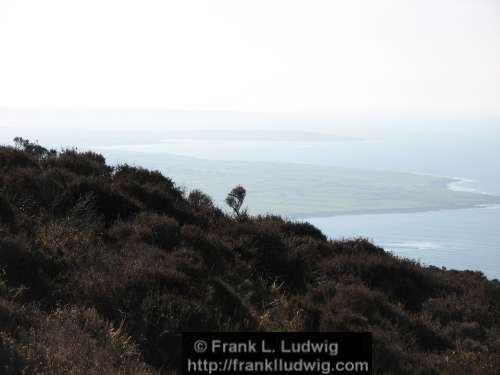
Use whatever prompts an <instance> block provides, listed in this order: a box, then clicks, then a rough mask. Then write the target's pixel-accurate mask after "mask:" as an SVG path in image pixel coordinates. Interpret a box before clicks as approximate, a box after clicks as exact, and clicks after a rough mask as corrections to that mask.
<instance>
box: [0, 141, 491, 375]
mask: <svg viewBox="0 0 500 375" xmlns="http://www.w3.org/2000/svg"><path fill="white" fill-rule="evenodd" d="M0 269H1V272H0V280H1V281H0V373H1V374H18V373H26V374H30V373H47V374H52V373H54V374H102V373H106V374H108V373H109V374H150V373H165V374H171V373H172V374H173V373H176V372H177V370H178V362H177V361H178V356H179V350H178V345H177V344H176V343H175V342H173V341H172V337H174V336H173V335H172V334H175V333H177V332H181V331H188V330H199V331H211V330H212V331H219V330H228V331H242V330H263V331H265V330H268V331H275V330H280V331H300V330H313V331H314V330H321V331H330V330H336V331H337V330H354V331H372V332H373V334H374V361H375V363H374V364H375V368H376V373H378V374H454V375H460V374H497V373H498V369H499V368H500V341H499V339H498V337H500V283H499V282H498V281H489V280H487V279H486V278H485V277H484V276H483V275H482V274H481V273H479V272H471V271H465V272H458V271H445V270H441V269H437V268H435V267H433V268H426V267H422V266H421V265H420V264H418V263H416V262H413V261H409V260H406V259H400V258H397V257H394V256H393V255H391V254H389V253H386V252H385V251H384V250H383V249H380V248H378V247H376V246H374V245H373V244H371V243H370V242H368V241H366V240H364V239H352V240H342V241H329V240H327V238H326V237H325V236H324V235H323V234H322V233H321V231H319V230H318V229H317V228H315V227H313V226H312V225H310V224H307V223H301V222H291V221H287V220H284V219H282V218H280V217H278V216H258V217H250V216H248V215H243V214H241V215H235V217H233V216H232V215H227V214H225V213H224V211H222V210H221V209H219V208H217V207H215V206H214V204H213V202H212V201H211V199H210V198H209V197H208V196H207V195H205V194H203V193H202V192H200V191H198V190H194V191H192V192H191V193H190V194H189V195H186V194H184V193H183V191H182V190H181V189H179V188H178V187H177V186H176V185H175V183H174V182H173V181H171V180H170V179H169V178H167V177H165V176H163V175H161V173H159V172H157V171H148V170H145V169H142V168H136V167H132V166H128V165H121V166H118V167H114V168H113V167H110V166H107V165H106V163H105V160H104V158H103V157H102V156H101V155H98V154H95V153H91V152H85V153H80V152H77V151H76V150H65V151H63V152H60V153H57V152H55V151H53V150H50V151H49V150H46V149H44V148H43V147H42V146H39V145H34V144H31V143H30V142H29V141H26V140H18V142H17V147H16V148H12V147H0Z"/></svg>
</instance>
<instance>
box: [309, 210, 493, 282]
mask: <svg viewBox="0 0 500 375" xmlns="http://www.w3.org/2000/svg"><path fill="white" fill-rule="evenodd" d="M308 221H309V222H310V223H312V224H314V225H316V226H317V227H319V228H321V229H322V230H323V232H324V233H325V234H327V235H328V236H330V237H333V238H339V237H358V236H360V237H365V238H368V239H370V240H372V241H373V242H374V243H376V244H377V245H379V246H381V247H383V248H385V249H386V250H390V251H392V252H393V253H395V254H397V255H400V256H403V257H407V258H412V259H417V260H420V261H421V262H422V263H425V264H431V265H436V266H440V267H442V266H444V267H447V268H450V269H470V270H481V271H483V272H484V274H485V275H486V276H488V277H489V278H497V279H500V206H491V207H483V208H471V209H460V210H443V211H430V212H418V213H396V214H377V215H349V216H337V217H323V218H310V219H308Z"/></svg>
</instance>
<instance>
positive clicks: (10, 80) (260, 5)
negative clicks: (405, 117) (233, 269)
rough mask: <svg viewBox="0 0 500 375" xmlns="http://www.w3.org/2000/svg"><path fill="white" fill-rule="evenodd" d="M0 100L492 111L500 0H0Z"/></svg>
mask: <svg viewBox="0 0 500 375" xmlns="http://www.w3.org/2000/svg"><path fill="white" fill-rule="evenodd" d="M0 107H3V108H29V107H31V108H113V109H122V108H127V109H130V108H136V109H153V108H154V109H166V110H230V111H248V112H253V111H255V112H275V113H301V114H326V115H329V114H349V113H360V112H362V113H381V114H410V115H411V114H441V115H443V114H444V115H452V116H453V115H462V114H467V115H473V116H476V115H487V116H488V115H500V1H498V0H490V1H487V0H484V1H482V0H468V1H465V0H454V1H452V0H431V1H426V0H415V1H405V0H394V1H385V0H384V1H382V0H377V1H375V0H367V1H355V0H345V1H335V0H326V1H316V0H307V1H306V0H303V1H294V0H283V1H277V0H265V1H260V0H252V1H238V0H227V1H219V0H206V1H180V0H177V1H166V0H158V1H155V0H136V1H130V0H80V1H74V0H43V1H42V0H24V1H23V0H18V1H16V0H1V1H0Z"/></svg>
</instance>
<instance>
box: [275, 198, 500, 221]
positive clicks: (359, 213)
mask: <svg viewBox="0 0 500 375" xmlns="http://www.w3.org/2000/svg"><path fill="white" fill-rule="evenodd" d="M497 206H498V207H499V208H500V197H498V202H496V203H477V204H474V205H460V206H439V207H422V208H407V209H405V208H401V209H398V208H387V209H383V208H382V209H373V210H356V211H350V212H341V213H339V212H335V213H334V212H325V213H314V214H295V215H282V216H284V217H286V218H288V219H291V220H305V219H315V218H325V217H339V216H363V215H388V214H413V213H415V214H416V213H424V212H433V211H452V210H467V209H475V208H476V209H483V210H484V209H491V208H492V207H497Z"/></svg>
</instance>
